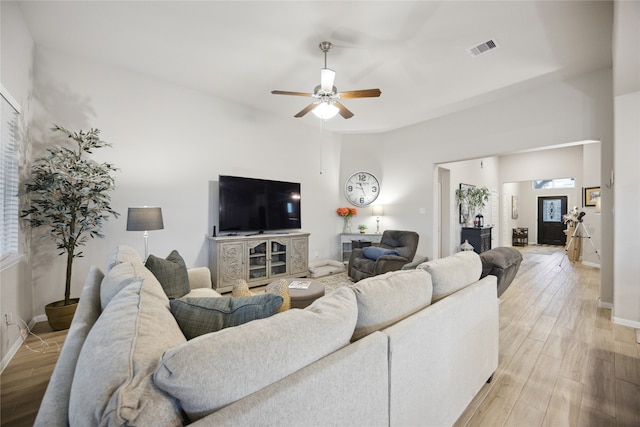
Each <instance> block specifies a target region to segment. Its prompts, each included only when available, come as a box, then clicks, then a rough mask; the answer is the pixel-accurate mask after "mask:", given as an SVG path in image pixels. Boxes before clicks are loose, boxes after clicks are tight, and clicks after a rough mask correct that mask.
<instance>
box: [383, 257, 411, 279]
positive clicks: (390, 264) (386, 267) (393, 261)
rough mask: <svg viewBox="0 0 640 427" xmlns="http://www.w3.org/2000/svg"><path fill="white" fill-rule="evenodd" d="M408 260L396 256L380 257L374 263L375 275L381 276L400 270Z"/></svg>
mask: <svg viewBox="0 0 640 427" xmlns="http://www.w3.org/2000/svg"><path fill="white" fill-rule="evenodd" d="M408 263H409V260H408V259H406V258H405V257H401V256H398V255H382V256H381V257H379V258H378V260H377V261H376V268H375V271H376V274H383V273H387V272H389V271H395V270H400V269H401V268H402V266H403V265H405V264H408Z"/></svg>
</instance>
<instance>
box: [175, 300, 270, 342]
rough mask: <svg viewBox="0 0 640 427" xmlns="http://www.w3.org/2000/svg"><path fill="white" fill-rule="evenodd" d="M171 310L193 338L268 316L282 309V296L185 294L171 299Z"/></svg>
mask: <svg viewBox="0 0 640 427" xmlns="http://www.w3.org/2000/svg"><path fill="white" fill-rule="evenodd" d="M170 304H171V313H173V316H174V317H175V318H176V320H177V321H178V325H180V329H181V330H182V333H183V334H184V336H185V337H186V338H187V339H188V340H190V339H192V338H195V337H197V336H200V335H204V334H208V333H210V332H216V331H219V330H221V329H224V328H229V327H231V326H238V325H242V324H243V323H247V322H250V321H252V320H256V319H264V318H265V317H269V316H271V315H273V314H275V313H277V312H278V310H279V309H280V307H281V306H282V297H281V296H279V295H273V294H260V295H255V296H250V297H239V298H235V297H217V298H216V297H213V298H192V297H182V298H176V299H173V300H171V302H170Z"/></svg>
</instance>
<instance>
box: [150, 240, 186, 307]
mask: <svg viewBox="0 0 640 427" xmlns="http://www.w3.org/2000/svg"><path fill="white" fill-rule="evenodd" d="M145 267H147V268H148V269H149V270H150V271H151V272H152V273H153V275H154V276H156V278H157V279H158V281H159V282H160V284H161V285H162V289H164V291H165V293H166V294H167V296H168V297H169V299H173V298H180V297H183V296H185V295H186V294H188V293H189V291H190V290H191V288H190V286H189V274H188V273H187V265H186V264H185V262H184V260H183V259H182V257H181V256H180V254H179V253H178V251H176V250H173V251H171V253H170V254H169V256H167V258H166V259H162V258H158V257H157V256H154V255H149V258H147V261H146V263H145Z"/></svg>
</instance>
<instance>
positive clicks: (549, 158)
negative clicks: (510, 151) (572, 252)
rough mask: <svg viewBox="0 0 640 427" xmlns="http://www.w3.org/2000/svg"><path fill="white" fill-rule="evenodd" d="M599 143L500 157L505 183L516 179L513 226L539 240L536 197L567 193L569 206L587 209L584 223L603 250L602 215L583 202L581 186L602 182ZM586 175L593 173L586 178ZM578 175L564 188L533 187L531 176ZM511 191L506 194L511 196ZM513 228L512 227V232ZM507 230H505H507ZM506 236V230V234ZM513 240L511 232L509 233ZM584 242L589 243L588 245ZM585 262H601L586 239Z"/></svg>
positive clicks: (582, 209) (530, 239)
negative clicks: (517, 207)
mask: <svg viewBox="0 0 640 427" xmlns="http://www.w3.org/2000/svg"><path fill="white" fill-rule="evenodd" d="M600 147H601V144H600V143H599V142H587V143H585V144H580V145H575V146H570V147H563V148H551V149H548V150H541V151H534V152H531V153H520V154H514V155H510V156H504V157H501V158H500V165H501V180H503V182H505V183H517V185H516V186H512V187H511V188H512V189H515V190H516V191H517V193H518V194H519V201H520V215H519V218H518V219H517V220H511V223H512V224H515V225H513V227H527V228H529V243H536V242H537V233H538V223H537V218H538V216H537V215H538V214H537V210H538V205H537V199H538V197H544V196H562V195H564V196H567V197H568V199H567V204H568V206H567V207H568V209H571V208H573V207H574V206H577V207H578V209H580V210H581V211H585V212H586V213H587V215H586V216H585V219H584V223H585V225H586V226H587V229H588V231H589V234H590V235H591V237H592V241H593V242H594V245H595V247H596V248H597V250H598V251H600V247H601V241H602V239H601V233H600V215H599V214H598V215H596V214H595V209H594V208H585V207H583V206H582V187H597V186H599V182H600V176H599V174H600V162H599V159H600ZM585 176H588V177H591V178H589V179H585ZM554 178H575V179H576V187H575V188H573V189H561V190H533V188H532V183H531V181H532V180H535V179H554ZM511 195H512V194H510V193H507V194H505V196H507V197H508V198H509V201H510V199H511ZM510 231H511V228H509V233H510ZM505 233H506V231H505ZM505 236H506V234H505ZM509 240H510V234H509ZM585 245H588V246H587V247H585ZM582 253H583V255H584V257H583V261H584V262H589V263H590V264H594V265H599V264H600V262H599V260H598V257H597V255H596V254H595V251H594V250H593V248H592V246H591V245H590V244H589V243H587V241H586V240H585V241H584V242H583V251H582Z"/></svg>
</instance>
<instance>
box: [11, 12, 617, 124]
mask: <svg viewBox="0 0 640 427" xmlns="http://www.w3.org/2000/svg"><path fill="white" fill-rule="evenodd" d="M20 8H21V10H22V13H23V15H24V18H25V20H26V22H27V25H28V26H29V28H30V31H31V34H32V36H33V38H34V41H35V42H36V44H38V45H41V46H45V47H48V48H53V49H57V50H61V51H64V52H68V53H70V54H72V55H76V56H79V57H84V58H88V59H93V60H97V61H101V62H104V63H107V64H112V65H113V66H117V67H122V68H125V69H128V70H132V71H137V72H140V73H144V74H147V75H151V76H155V77H158V78H161V79H163V80H165V81H169V82H174V83H177V84H180V85H183V86H186V87H190V88H193V89H196V90H199V91H203V92H206V93H209V94H211V95H213V96H216V97H220V98H223V99H227V100H230V101H233V102H236V103H239V104H243V105H247V106H251V107H253V108H257V109H259V110H264V111H268V112H271V113H273V114H276V115H278V116H281V117H284V118H288V119H290V120H298V121H303V122H305V123H309V124H310V125H314V126H317V122H318V120H319V119H317V118H316V117H315V116H314V115H313V114H307V115H306V116H305V117H303V118H301V119H295V118H294V117H293V115H294V114H296V113H297V112H298V111H300V110H301V109H302V108H304V107H305V106H306V105H307V104H308V103H310V101H311V99H310V98H304V97H296V96H280V95H272V94H271V93H270V92H271V90H273V89H279V90H288V91H299V92H311V91H313V88H314V87H315V86H316V85H318V84H319V80H320V71H319V70H320V68H321V67H322V66H323V61H324V59H323V54H322V52H321V51H320V49H319V48H318V44H319V43H320V42H321V41H324V40H327V41H331V42H332V43H333V44H334V45H335V46H336V47H334V48H333V49H332V50H331V51H330V52H329V54H328V61H327V62H328V64H327V65H328V67H329V68H332V69H334V70H335V71H336V82H335V85H336V86H337V88H338V90H339V91H347V90H355V89H370V88H380V89H381V90H382V95H381V97H380V98H371V99H349V100H344V101H343V104H344V105H345V106H346V107H347V108H349V109H350V110H351V111H353V112H354V113H355V116H354V117H353V118H351V119H349V120H345V119H343V118H342V117H340V116H337V117H335V118H333V119H331V120H329V121H328V122H327V123H326V125H325V128H326V129H328V130H332V131H336V132H379V131H387V130H391V129H396V128H399V127H403V126H407V125H410V124H413V123H417V122H420V121H423V120H426V119H430V118H433V117H437V116H440V115H442V114H447V113H450V112H453V111H456V110H459V109H463V108H468V107H470V106H473V105H477V104H479V103H482V102H486V101H488V100H492V99H496V97H500V96H505V95H508V94H511V93H513V92H514V91H519V90H523V89H530V88H532V87H535V86H536V85H538V84H542V83H548V82H550V81H553V80H556V79H562V78H566V77H567V76H570V75H574V74H579V73H583V72H586V71H590V70H596V69H601V68H604V67H610V66H611V38H612V34H611V31H612V20H613V6H612V3H611V2H610V1H604V2H596V1H502V2H500V1H496V2H491V1H467V2H462V1H417V2H408V1H340V2H327V1H322V2H312V1H296V2H291V1H280V2H274V1H253V2H246V1H225V2H223V1H196V2H187V1H122V2H121V1H118V2H116V1H105V2H96V1H70V2H57V1H43V2H39V1H22V2H20ZM491 38H495V39H496V40H497V41H498V43H499V45H500V47H499V48H498V49H495V50H492V51H490V52H488V53H486V54H484V55H481V56H479V57H477V58H472V57H471V56H470V55H469V54H468V52H467V49H468V48H470V47H472V46H475V45H478V44H480V43H483V42H485V41H487V40H489V39H491Z"/></svg>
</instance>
